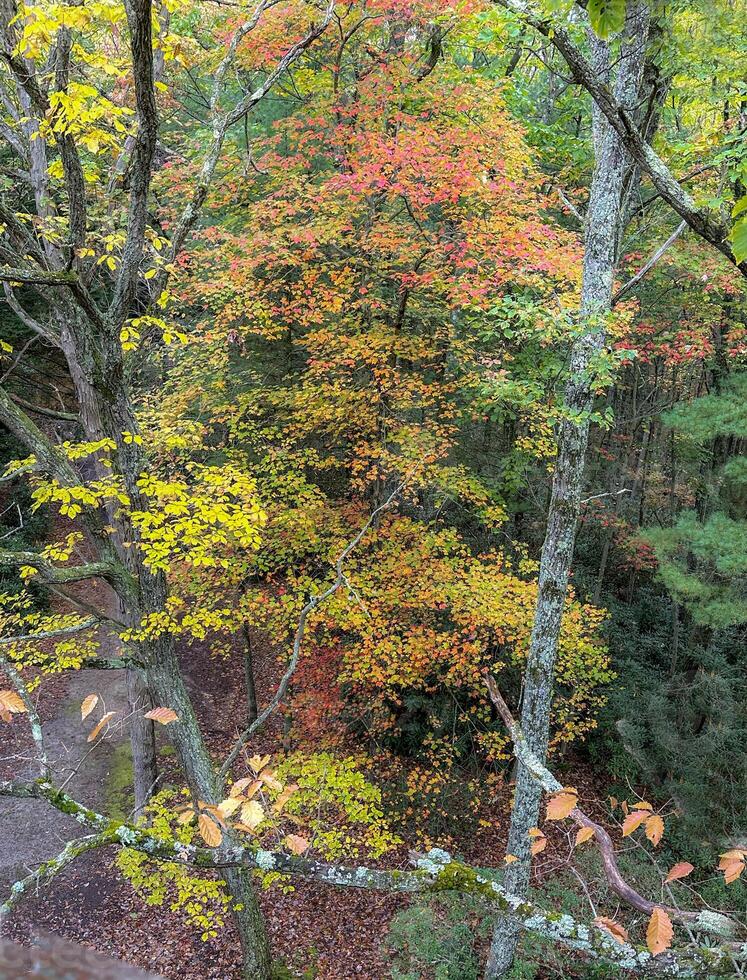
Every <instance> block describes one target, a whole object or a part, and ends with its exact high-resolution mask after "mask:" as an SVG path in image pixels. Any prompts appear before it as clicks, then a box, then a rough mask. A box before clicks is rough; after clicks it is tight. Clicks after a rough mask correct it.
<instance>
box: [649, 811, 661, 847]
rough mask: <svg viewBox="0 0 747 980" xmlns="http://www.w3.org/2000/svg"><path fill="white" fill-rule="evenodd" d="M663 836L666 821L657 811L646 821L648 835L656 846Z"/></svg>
mask: <svg viewBox="0 0 747 980" xmlns="http://www.w3.org/2000/svg"><path fill="white" fill-rule="evenodd" d="M663 836H664V821H663V820H662V819H661V817H660V816H659V815H658V814H657V813H653V814H651V816H650V817H649V818H648V820H647V821H646V837H648V839H649V840H650V841H651V843H652V844H653V845H654V847H656V846H657V845H658V843H659V841H660V840H661V839H662V837H663Z"/></svg>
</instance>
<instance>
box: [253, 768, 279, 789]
mask: <svg viewBox="0 0 747 980" xmlns="http://www.w3.org/2000/svg"><path fill="white" fill-rule="evenodd" d="M259 778H260V780H261V781H262V782H263V783H265V785H267V786H269V787H270V789H274V790H275V791H276V792H280V790H282V788H283V784H282V783H281V782H280V780H279V779H277V778H276V777H275V776H274V775H273V774H272V772H269V771H268V772H263V773H262V774H261V776H260V777H259Z"/></svg>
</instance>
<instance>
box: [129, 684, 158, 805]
mask: <svg viewBox="0 0 747 980" xmlns="http://www.w3.org/2000/svg"><path fill="white" fill-rule="evenodd" d="M127 703H128V706H129V710H130V746H131V748H132V778H133V788H134V791H135V809H134V816H135V818H136V819H137V818H138V817H140V816H142V814H143V810H144V808H145V806H146V805H147V803H148V800H149V799H150V798H151V795H152V793H153V790H154V789H155V786H156V782H157V781H158V760H157V757H156V735H155V731H154V728H155V726H154V724H153V722H152V721H150V720H149V719H148V718H146V717H145V713H146V711H150V709H151V708H152V707H153V702H152V700H151V696H150V691H149V690H148V685H147V684H146V682H145V679H144V677H143V675H142V673H141V671H140V670H138V669H137V668H134V667H130V668H128V670H127Z"/></svg>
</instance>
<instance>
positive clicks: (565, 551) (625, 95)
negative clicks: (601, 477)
mask: <svg viewBox="0 0 747 980" xmlns="http://www.w3.org/2000/svg"><path fill="white" fill-rule="evenodd" d="M647 33H648V7H647V4H646V3H645V2H641V0H637V2H634V3H631V4H630V5H629V9H628V15H627V21H626V28H625V33H624V36H623V37H622V39H621V51H620V58H619V66H618V69H617V74H616V79H615V83H614V84H615V94H616V97H617V100H618V101H619V102H620V104H622V105H624V106H626V107H629V108H633V107H634V106H635V104H636V101H637V98H638V92H639V88H640V83H641V76H642V70H643V61H644V52H645V47H646V38H647ZM590 43H591V48H592V52H593V59H594V67H595V72H596V73H597V75H598V76H599V78H600V80H602V81H604V82H607V81H608V80H609V79H610V75H611V69H610V63H611V57H610V47H609V45H608V44H607V43H606V42H604V41H601V40H600V39H599V38H597V37H596V36H595V35H593V34H591V33H590ZM593 124H594V130H593V131H594V157H595V165H594V175H593V178H592V185H591V193H590V197H589V207H588V212H587V225H586V235H585V252H584V266H583V280H582V293H581V304H580V310H579V314H580V321H581V323H582V324H583V325H584V331H583V333H582V335H581V336H580V337H579V339H578V340H577V341H576V342H575V343H574V345H573V349H572V352H571V362H570V371H569V376H568V381H567V382H566V386H565V401H564V405H565V413H564V418H563V421H562V423H561V426H560V433H559V438H558V456H557V462H556V466H555V473H554V477H553V487H552V496H551V499H550V507H549V511H548V520H547V531H546V536H545V542H544V545H543V548H542V557H541V562H540V571H539V590H538V597H537V606H536V610H535V618H534V625H533V628H532V635H531V641H530V649H529V656H528V660H527V666H526V672H525V678H524V697H523V703H522V713H521V728H522V730H523V731H524V733H525V735H526V739H527V742H528V745H529V748H530V749H531V751H532V752H533V753H534V754H535V755H536V756H537V757H538V758H539V759H540V760H542V761H543V762H544V760H545V758H546V756H547V746H548V741H549V728H550V708H551V703H552V695H553V680H554V672H555V659H556V655H557V648H558V637H559V634H560V624H561V617H562V614H563V606H564V603H565V597H566V592H567V589H568V581H569V577H570V570H571V561H572V558H573V546H574V540H575V535H576V526H577V523H578V514H579V510H580V503H581V489H582V480H583V471H584V458H585V454H586V448H587V443H588V436H589V415H590V411H591V408H592V404H593V387H592V384H593V362H594V359H595V358H596V357H597V356H598V355H600V354H601V352H602V351H603V348H604V344H605V329H604V324H605V315H606V314H607V313H608V311H609V308H610V302H611V298H612V285H613V278H614V272H615V265H616V260H617V247H618V245H617V243H618V241H619V223H620V218H621V208H622V196H623V191H624V178H625V174H626V170H627V167H628V166H629V162H628V156H627V153H626V151H625V148H624V147H623V145H622V142H621V141H620V139H619V137H618V136H617V134H616V133H615V132H614V131H613V130H612V129H611V127H610V126H609V124H608V122H607V121H606V119H605V118H604V116H603V115H602V114H601V112H600V111H599V110H598V109H597V108H596V106H594V108H593ZM541 792H542V791H541V788H540V787H539V786H538V784H537V783H536V781H535V780H534V779H533V777H532V776H531V775H530V773H529V772H528V771H527V770H526V768H525V767H524V766H522V765H520V766H519V770H518V777H517V781H516V792H515V797H514V805H513V810H512V813H511V829H510V833H509V839H508V852H509V853H510V854H513V855H514V856H515V857H516V858H517V859H518V860H516V861H514V862H513V863H511V864H509V865H508V867H507V870H506V887H507V888H508V889H510V890H511V891H512V892H514V893H515V894H517V895H521V896H525V895H526V894H527V890H528V886H529V875H530V869H531V862H530V857H531V856H530V850H529V848H530V837H529V830H530V829H531V828H532V827H535V826H537V822H538V819H539V807H540V798H541ZM518 937H519V928H518V926H517V925H516V924H515V922H512V921H511V920H510V919H508V918H505V917H503V918H501V919H499V921H498V923H497V924H496V927H495V930H494V933H493V938H492V942H491V948H490V954H489V957H488V964H487V969H486V976H487V977H488V978H489V980H495V978H497V977H502V976H505V975H506V973H507V972H508V971H509V970H510V968H511V965H512V963H513V959H514V953H515V950H516V944H517V942H518Z"/></svg>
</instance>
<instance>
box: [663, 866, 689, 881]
mask: <svg viewBox="0 0 747 980" xmlns="http://www.w3.org/2000/svg"><path fill="white" fill-rule="evenodd" d="M694 870H695V868H694V867H693V866H692V864H690V862H689V861H680V862H679V863H678V864H675V865H674V867H672V868H670V869H669V874H668V875H667V876H666V878H665V879H664V881H665V882H668V881H677V879H678V878H687V876H688V875H689V874H691V873H692V872H693V871H694Z"/></svg>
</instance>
